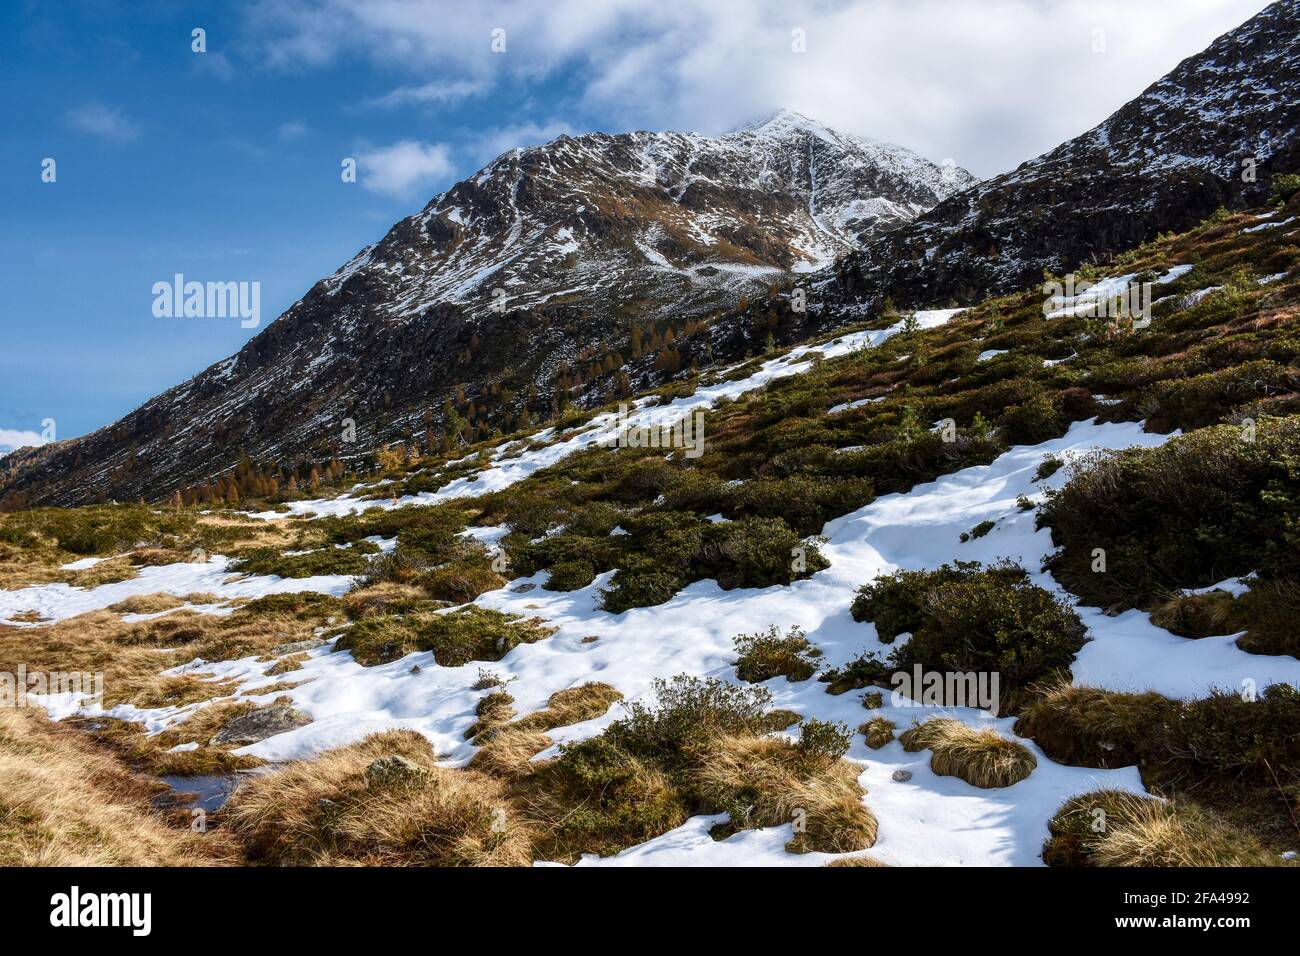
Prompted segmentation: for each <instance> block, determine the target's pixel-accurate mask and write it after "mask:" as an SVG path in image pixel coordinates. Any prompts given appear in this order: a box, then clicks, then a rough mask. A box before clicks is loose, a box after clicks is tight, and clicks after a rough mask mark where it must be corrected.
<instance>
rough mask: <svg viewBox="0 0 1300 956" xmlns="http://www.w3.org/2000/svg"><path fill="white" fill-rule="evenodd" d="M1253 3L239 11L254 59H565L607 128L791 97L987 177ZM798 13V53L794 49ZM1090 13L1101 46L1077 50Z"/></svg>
mask: <svg viewBox="0 0 1300 956" xmlns="http://www.w3.org/2000/svg"><path fill="white" fill-rule="evenodd" d="M1266 5H1267V0H1056V2H1052V3H1046V2H1043V0H981V2H979V3H971V2H969V0H674V2H671V3H665V2H663V0H603V2H601V3H591V2H589V0H552V2H549V3H546V4H537V3H520V2H517V0H480V2H476V3H474V4H465V3H463V2H459V0H320V2H314V3H307V2H305V0H268V2H265V3H263V4H260V5H259V6H258V7H257V8H256V11H257V12H256V13H255V15H254V18H255V19H254V23H253V27H254V33H255V34H256V35H258V36H260V37H261V42H262V43H264V44H265V48H264V50H263V57H264V59H265V60H266V61H267V62H269V63H271V64H273V65H278V66H281V67H285V68H301V67H311V66H319V65H324V64H329V63H333V62H334V61H336V60H337V59H339V58H342V57H345V56H347V57H351V56H355V55H362V56H365V57H368V58H370V59H371V60H372V61H373V62H375V63H376V64H379V65H381V66H383V67H386V68H395V69H401V70H405V71H408V72H410V73H412V74H414V75H417V76H419V78H420V79H421V80H422V81H425V83H426V87H427V88H428V90H429V91H430V94H429V95H431V96H432V95H435V93H436V92H438V91H446V90H450V89H453V88H455V86H456V84H462V85H464V86H465V88H468V87H469V86H473V85H475V84H480V83H490V82H493V81H500V80H513V81H515V82H518V83H536V82H538V81H542V80H545V79H547V78H549V77H552V76H554V75H557V74H564V78H565V80H566V82H564V83H563V89H565V91H566V97H567V99H566V105H567V107H568V108H570V109H572V111H573V114H574V115H575V116H577V115H582V116H584V117H585V116H596V117H599V118H600V119H601V121H602V122H604V124H605V125H606V126H608V127H611V128H612V127H619V128H624V129H633V128H652V129H654V128H658V129H699V130H701V131H703V132H708V133H717V132H721V131H724V130H727V129H732V128H735V127H736V126H738V125H740V124H741V123H743V122H744V121H746V120H750V119H755V118H759V117H760V116H762V115H764V114H766V113H769V112H771V111H772V110H774V109H777V108H780V107H789V108H791V109H795V110H799V111H800V112H803V113H806V114H808V115H810V116H813V117H815V118H817V119H820V120H822V121H823V122H826V123H828V124H830V125H832V126H835V127H838V128H840V129H843V130H845V131H848V132H852V133H858V134H861V135H866V136H874V137H876V138H879V139H885V140H891V141H894V142H898V143H902V144H903V145H906V146H910V147H912V148H913V149H916V150H918V151H920V152H922V153H924V154H926V155H928V156H930V157H932V158H935V159H941V158H944V157H949V156H951V157H954V158H956V159H957V161H958V162H960V163H962V164H963V165H966V166H968V167H970V168H972V169H973V170H974V171H975V172H977V173H979V174H981V175H990V174H993V173H996V172H999V171H1001V170H1004V169H1008V168H1011V167H1013V166H1015V165H1016V164H1018V163H1019V162H1021V161H1022V160H1025V159H1028V158H1030V157H1032V156H1034V155H1037V154H1038V153H1040V152H1043V151H1044V150H1047V149H1050V148H1051V147H1052V146H1055V145H1056V144H1058V143H1060V142H1062V141H1063V140H1065V139H1068V138H1070V137H1072V136H1074V135H1077V134H1078V133H1081V132H1083V131H1084V130H1086V129H1088V128H1090V127H1091V126H1093V125H1095V124H1096V123H1098V122H1100V121H1101V120H1103V119H1104V118H1105V117H1106V116H1107V115H1108V114H1110V113H1111V112H1112V111H1114V110H1115V109H1117V108H1118V107H1119V106H1121V105H1122V104H1123V103H1124V102H1126V101H1127V100H1129V99H1131V98H1132V97H1133V96H1135V95H1137V94H1138V93H1140V92H1141V91H1142V90H1143V89H1144V88H1146V86H1147V85H1149V84H1150V83H1152V82H1153V81H1155V80H1156V79H1158V78H1159V77H1160V76H1161V75H1163V74H1164V73H1166V72H1168V71H1169V70H1170V69H1171V68H1172V67H1173V66H1175V65H1176V64H1177V63H1178V62H1179V61H1180V60H1181V59H1183V58H1184V57H1187V56H1190V55H1192V54H1194V53H1196V52H1198V51H1199V50H1201V49H1203V48H1204V47H1205V46H1206V45H1208V44H1209V43H1210V42H1211V41H1212V40H1213V39H1214V38H1215V37H1216V36H1218V35H1219V34H1220V33H1223V32H1224V31H1226V30H1229V29H1231V28H1232V27H1234V26H1236V25H1238V24H1239V23H1241V22H1243V21H1244V20H1246V19H1248V18H1249V17H1251V16H1253V15H1254V14H1255V13H1257V12H1258V11H1259V10H1261V9H1263V8H1264V7H1265V6H1266ZM496 27H501V28H503V29H505V30H506V41H507V46H506V52H505V53H502V54H494V53H492V52H491V48H490V43H491V31H492V30H493V29H494V28H496ZM795 29H800V30H803V31H804V33H805V36H806V44H807V50H806V52H804V53H796V52H794V51H793V50H792V49H791V42H792V37H791V31H792V30H795ZM1096 30H1103V31H1105V41H1106V51H1105V52H1104V53H1094V52H1093V43H1094V36H1095V35H1094V31H1096ZM426 87H420V86H415V87H409V88H403V89H409V90H411V91H414V90H418V89H424V88H426ZM394 92H395V93H397V92H398V91H394ZM390 95H391V94H390ZM407 95H408V94H406V93H403V94H402V97H406V96H407ZM409 95H410V96H411V97H414V96H415V94H414V92H411V93H410V94H409ZM417 101H418V100H415V99H412V100H411V102H417ZM548 111H549V112H550V113H551V114H552V115H556V114H557V113H559V112H560V111H559V110H557V109H554V108H550V109H549V110H548Z"/></svg>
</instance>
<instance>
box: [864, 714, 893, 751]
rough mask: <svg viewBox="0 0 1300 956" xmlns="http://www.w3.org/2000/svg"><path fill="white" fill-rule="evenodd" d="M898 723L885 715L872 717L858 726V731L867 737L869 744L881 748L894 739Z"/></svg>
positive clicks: (874, 748)
mask: <svg viewBox="0 0 1300 956" xmlns="http://www.w3.org/2000/svg"><path fill="white" fill-rule="evenodd" d="M895 727H896V724H895V723H894V722H893V721H892V720H888V719H886V718H884V717H872V718H871V719H870V720H868V721H867V722H866V723H865V724H863V725H862V726H861V727H859V728H858V732H859V733H861V734H862V735H863V736H864V737H866V738H867V746H868V747H870V748H871V749H872V750H879V749H880V748H881V747H883V746H885V744H887V743H889V742H890V741H891V740H893V739H894V729H895Z"/></svg>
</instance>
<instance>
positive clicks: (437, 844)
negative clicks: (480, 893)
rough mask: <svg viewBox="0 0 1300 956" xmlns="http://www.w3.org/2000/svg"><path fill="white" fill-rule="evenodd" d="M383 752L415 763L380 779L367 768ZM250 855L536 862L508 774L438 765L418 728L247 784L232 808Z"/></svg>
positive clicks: (316, 861) (335, 862)
mask: <svg viewBox="0 0 1300 956" xmlns="http://www.w3.org/2000/svg"><path fill="white" fill-rule="evenodd" d="M384 757H401V758H403V759H404V760H405V761H409V763H410V765H412V767H411V770H412V772H411V773H410V774H409V775H408V776H407V777H405V778H404V779H401V780H397V781H394V782H388V783H385V784H383V785H377V784H376V783H375V781H374V780H372V779H368V777H367V774H366V770H367V768H368V767H370V766H371V764H372V763H374V761H376V760H378V759H380V758H384ZM226 819H227V821H228V825H229V827H230V828H231V830H232V831H233V832H234V833H235V834H236V835H237V836H238V837H239V838H240V839H241V840H243V841H244V844H245V846H246V848H247V850H248V853H249V856H250V859H253V860H255V861H258V862H263V863H270V864H277V865H287V866H340V865H361V866H411V865H413V866H528V865H530V864H531V863H532V859H533V853H532V846H533V831H532V829H531V828H530V826H529V825H528V824H527V823H526V822H524V821H523V820H522V819H521V818H520V816H519V814H518V813H516V812H514V810H513V808H512V807H511V805H510V803H509V802H508V800H507V798H506V794H505V791H504V790H503V787H502V784H501V782H500V781H497V780H494V779H493V778H492V777H489V776H487V775H486V774H482V773H478V772H477V771H474V770H448V769H445V768H441V767H439V766H437V764H436V758H435V755H434V752H433V748H432V747H431V746H430V745H429V742H428V741H427V740H426V739H425V738H424V737H422V736H420V735H419V734H417V733H415V732H413V731H389V732H386V733H382V734H372V735H371V736H369V737H367V738H366V739H365V740H362V741H361V742H360V743H356V744H352V745H351V746H348V747H341V748H339V749H337V750H331V751H329V752H327V753H325V754H322V755H321V756H319V757H317V758H315V759H313V760H310V761H302V762H297V763H291V764H288V765H287V766H285V767H284V768H282V769H280V770H277V771H275V772H273V773H270V774H266V775H264V776H258V777H255V778H253V779H251V780H249V781H247V782H245V783H243V784H242V785H241V786H240V787H239V789H238V790H237V791H236V792H235V794H234V796H233V797H232V799H231V801H230V803H229V804H228V805H227V808H226Z"/></svg>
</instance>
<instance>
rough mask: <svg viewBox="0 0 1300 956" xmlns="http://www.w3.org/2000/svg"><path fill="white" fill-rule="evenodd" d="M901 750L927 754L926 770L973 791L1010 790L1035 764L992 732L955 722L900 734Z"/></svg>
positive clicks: (1021, 748) (933, 723)
mask: <svg viewBox="0 0 1300 956" xmlns="http://www.w3.org/2000/svg"><path fill="white" fill-rule="evenodd" d="M899 740H900V741H901V742H902V744H903V749H904V750H906V751H908V752H910V753H915V752H916V751H920V750H929V751H930V752H931V756H930V769H931V770H933V771H934V772H935V773H937V774H938V775H939V776H941V777H958V778H960V779H962V780H965V781H966V782H967V783H969V784H970V785H971V786H973V787H982V788H984V789H991V788H995V787H1010V786H1012V785H1013V784H1016V783H1019V782H1020V781H1021V780H1024V779H1025V778H1026V777H1028V776H1029V775H1030V774H1031V773H1033V771H1034V768H1035V767H1037V766H1038V760H1037V759H1036V758H1035V757H1034V755H1033V754H1032V753H1030V752H1029V750H1028V749H1026V748H1025V747H1024V746H1023V745H1022V744H1018V743H1016V742H1015V741H1014V740H1008V739H1007V738H1006V737H1003V736H1002V735H1001V734H999V733H998V732H997V731H995V730H992V729H985V730H975V729H974V728H972V727H968V726H966V725H965V724H963V723H962V722H961V721H958V720H951V719H947V718H938V719H935V720H928V721H926V722H925V723H923V724H919V725H917V726H914V727H912V728H910V729H908V730H905V731H903V733H902V734H900V735H899Z"/></svg>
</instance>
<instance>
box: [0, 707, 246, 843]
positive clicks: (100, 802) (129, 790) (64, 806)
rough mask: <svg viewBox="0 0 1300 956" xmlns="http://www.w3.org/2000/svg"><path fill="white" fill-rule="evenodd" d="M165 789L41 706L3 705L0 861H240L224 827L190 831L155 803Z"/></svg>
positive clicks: (0, 722) (0, 715)
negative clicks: (49, 716) (57, 720)
mask: <svg viewBox="0 0 1300 956" xmlns="http://www.w3.org/2000/svg"><path fill="white" fill-rule="evenodd" d="M162 789H163V788H162V785H161V784H157V783H156V782H152V781H149V780H148V779H147V778H144V777H140V776H137V775H135V774H133V773H131V772H130V771H129V770H127V769H126V768H125V767H124V766H123V765H122V764H121V763H120V762H119V761H117V760H115V759H114V758H113V757H112V756H111V755H110V754H108V753H105V752H103V751H101V750H98V749H97V748H96V747H94V745H93V744H92V743H91V742H90V741H88V740H87V739H85V737H84V735H81V734H79V733H78V732H77V731H75V730H72V729H70V728H67V727H62V726H59V725H57V724H53V723H51V722H50V721H49V720H48V719H47V718H46V717H45V715H44V714H43V713H41V712H40V711H35V710H28V709H21V710H19V709H4V710H0V865H4V866H214V865H220V864H223V863H231V862H235V860H236V855H235V853H234V852H233V850H232V847H231V844H230V842H229V841H228V840H227V839H226V838H225V837H224V836H223V835H222V834H221V833H220V832H209V833H207V834H195V833H191V832H190V831H189V828H188V826H186V827H184V828H182V827H180V826H177V825H172V824H171V823H169V821H168V817H167V816H166V815H164V814H163V813H160V812H158V811H156V810H155V809H154V808H153V806H152V804H151V800H152V798H153V797H154V796H156V795H157V793H159V792H160V791H161V790H162ZM185 819H186V820H187V821H188V816H185Z"/></svg>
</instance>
